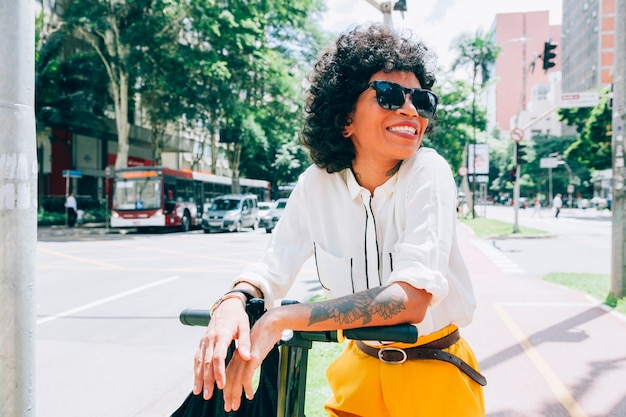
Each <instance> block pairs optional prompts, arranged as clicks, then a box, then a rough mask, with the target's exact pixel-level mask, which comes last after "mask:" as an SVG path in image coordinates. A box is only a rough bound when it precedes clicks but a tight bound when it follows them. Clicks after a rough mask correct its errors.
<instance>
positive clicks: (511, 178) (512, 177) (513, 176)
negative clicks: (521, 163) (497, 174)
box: [508, 168, 517, 182]
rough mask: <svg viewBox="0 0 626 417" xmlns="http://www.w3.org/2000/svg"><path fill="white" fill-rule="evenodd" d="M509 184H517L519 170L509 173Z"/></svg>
mask: <svg viewBox="0 0 626 417" xmlns="http://www.w3.org/2000/svg"><path fill="white" fill-rule="evenodd" d="M508 178H509V182H515V180H516V179H517V168H513V169H511V170H510V171H509V177H508Z"/></svg>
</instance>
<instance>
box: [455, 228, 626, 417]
mask: <svg viewBox="0 0 626 417" xmlns="http://www.w3.org/2000/svg"><path fill="white" fill-rule="evenodd" d="M458 231H459V245H460V246H461V251H462V252H463V256H464V258H465V260H466V262H467V265H468V268H469V270H470V273H471V275H472V279H473V282H474V288H475V291H476V297H477V300H478V308H477V310H476V314H475V317H474V322H473V323H472V324H471V325H470V326H469V327H468V328H466V329H463V335H464V337H465V338H466V339H467V340H468V341H469V342H470V344H471V345H472V346H473V348H474V350H475V352H476V355H477V356H478V359H479V361H480V364H481V368H482V372H483V374H484V375H485V376H486V377H487V380H488V384H487V386H486V387H485V402H486V408H487V415H488V416H490V417H538V416H542V417H543V416H549V417H566V416H576V417H587V416H589V417H591V416H594V417H595V416H615V417H617V416H626V384H624V381H626V348H625V346H626V319H625V318H624V316H622V315H620V314H618V313H613V312H612V311H611V310H610V309H609V308H606V307H604V306H602V304H601V303H599V302H598V301H597V300H592V299H590V298H589V297H587V296H586V295H584V294H581V293H579V292H576V291H573V290H570V289H568V288H565V287H560V286H557V285H554V284H551V283H548V282H545V281H541V280H538V279H534V278H528V277H525V276H523V275H521V276H520V275H519V274H516V275H506V274H505V273H504V272H502V270H500V269H499V268H498V267H497V266H496V265H495V264H494V263H493V262H492V261H491V260H490V259H489V258H488V257H487V256H486V255H485V254H484V253H483V251H482V250H481V246H484V245H485V242H484V241H482V240H480V239H477V238H476V237H475V236H474V235H473V234H472V232H471V230H470V229H469V228H468V227H467V226H465V225H462V224H460V225H459V227H458Z"/></svg>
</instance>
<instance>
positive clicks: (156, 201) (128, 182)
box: [113, 177, 161, 210]
mask: <svg viewBox="0 0 626 417" xmlns="http://www.w3.org/2000/svg"><path fill="white" fill-rule="evenodd" d="M159 208H161V179H160V178H158V177H149V178H136V179H135V178H132V179H122V178H118V179H117V180H116V181H115V193H114V194H113V209H114V210H156V209H159Z"/></svg>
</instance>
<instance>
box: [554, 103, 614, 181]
mask: <svg viewBox="0 0 626 417" xmlns="http://www.w3.org/2000/svg"><path fill="white" fill-rule="evenodd" d="M559 117H560V120H562V121H564V122H566V123H567V124H568V125H570V126H575V127H576V131H577V132H578V134H579V137H578V139H577V140H576V141H575V142H574V143H572V144H571V145H570V146H569V147H568V148H567V149H566V150H565V152H564V153H563V156H564V157H565V158H567V159H568V160H572V161H577V162H578V163H579V164H580V165H582V166H584V167H585V168H587V169H588V170H602V169H607V168H610V167H611V155H612V150H611V125H612V119H613V111H612V109H611V108H610V107H609V100H608V97H603V98H601V99H600V103H599V104H598V105H597V106H596V107H593V108H590V107H582V108H575V109H560V110H559Z"/></svg>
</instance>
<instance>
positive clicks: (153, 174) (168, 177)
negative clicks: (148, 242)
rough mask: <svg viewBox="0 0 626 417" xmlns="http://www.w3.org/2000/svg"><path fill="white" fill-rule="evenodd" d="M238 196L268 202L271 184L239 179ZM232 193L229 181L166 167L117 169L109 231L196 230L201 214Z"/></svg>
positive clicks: (230, 180)
mask: <svg viewBox="0 0 626 417" xmlns="http://www.w3.org/2000/svg"><path fill="white" fill-rule="evenodd" d="M239 187H240V190H241V193H244V194H255V195H256V196H258V197H259V201H269V199H270V183H269V182H268V181H265V180H253V179H248V178H239ZM231 192H232V178H229V177H222V176H219V175H213V174H207V173H202V172H193V171H187V170H183V171H178V170H175V169H170V168H165V167H132V168H124V169H118V170H116V172H115V175H114V177H113V192H112V201H111V227H119V228H124V227H132V228H138V227H139V228H158V227H176V228H180V229H181V230H183V231H188V230H190V229H191V228H194V227H199V226H200V223H201V221H202V213H203V211H204V210H205V209H206V208H208V206H210V202H211V201H212V200H213V199H214V198H215V197H217V196H218V195H222V194H229V193H231Z"/></svg>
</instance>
